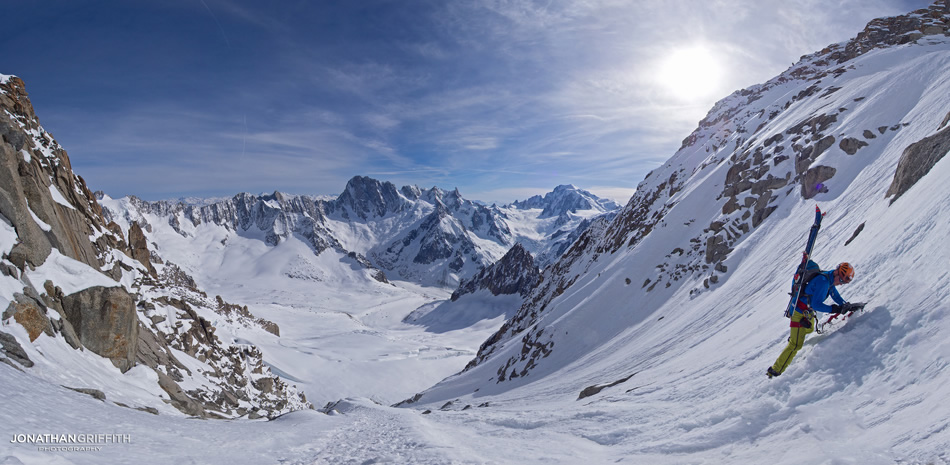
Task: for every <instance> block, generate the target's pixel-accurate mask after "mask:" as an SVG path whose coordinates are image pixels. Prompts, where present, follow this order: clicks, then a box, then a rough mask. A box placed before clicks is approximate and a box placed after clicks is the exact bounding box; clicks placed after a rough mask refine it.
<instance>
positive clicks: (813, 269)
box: [785, 260, 830, 318]
mask: <svg viewBox="0 0 950 465" xmlns="http://www.w3.org/2000/svg"><path fill="white" fill-rule="evenodd" d="M822 273H825V272H824V271H822V270H821V268H820V267H819V266H818V264H817V263H815V262H813V261H811V260H808V262H807V263H805V272H804V273H803V274H802V287H801V292H800V294H799V299H801V298H802V297H806V294H805V288H806V287H808V283H809V282H811V280H812V279H814V278H815V276H818V275H820V274H822ZM792 291H793V292H794V291H795V282H794V281H793V282H792ZM829 292H830V290H829ZM826 298H827V296H826ZM785 317H786V318H791V317H792V315H791V313H789V314H787V315H785Z"/></svg>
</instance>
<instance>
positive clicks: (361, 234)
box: [100, 176, 619, 288]
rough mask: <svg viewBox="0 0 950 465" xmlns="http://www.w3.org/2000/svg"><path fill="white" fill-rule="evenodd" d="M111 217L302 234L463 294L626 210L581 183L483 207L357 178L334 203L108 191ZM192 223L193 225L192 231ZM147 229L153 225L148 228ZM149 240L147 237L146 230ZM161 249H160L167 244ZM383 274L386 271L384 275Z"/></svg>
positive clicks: (277, 236)
mask: <svg viewBox="0 0 950 465" xmlns="http://www.w3.org/2000/svg"><path fill="white" fill-rule="evenodd" d="M100 200H104V201H103V204H104V205H105V206H106V209H105V214H106V216H107V218H108V219H110V220H116V221H117V222H118V223H120V224H125V223H128V222H129V220H130V219H132V218H134V221H138V222H140V223H141V226H146V225H147V224H149V223H148V221H149V220H146V219H145V216H144V215H150V216H153V217H154V218H155V219H153V220H152V221H156V220H157V221H159V222H163V223H164V222H167V223H168V224H169V225H170V226H171V227H172V228H174V230H175V231H176V232H178V233H179V234H181V235H182V236H185V237H188V236H189V235H190V234H192V233H190V232H188V231H189V229H188V228H191V227H195V226H198V225H201V224H205V223H208V224H216V225H219V226H223V227H225V228H226V229H228V230H229V231H232V232H234V233H235V234H239V235H242V236H245V237H259V238H262V240H263V241H264V242H265V243H267V244H268V245H270V246H274V245H277V244H278V243H280V242H281V241H284V240H287V239H288V238H290V237H292V236H294V235H297V236H299V237H302V238H304V239H305V240H306V242H307V243H308V244H309V245H310V247H311V248H312V249H313V252H314V253H315V254H317V255H319V254H320V253H322V252H323V251H325V250H327V249H333V250H335V251H337V252H339V253H342V254H344V255H348V254H352V257H351V258H352V260H353V261H354V262H355V263H356V264H359V265H360V266H363V267H365V268H366V269H367V270H371V272H372V273H373V274H374V275H375V276H377V277H378V279H379V280H383V281H385V280H386V279H387V278H386V276H389V277H393V278H395V279H400V280H405V281H410V282H416V283H419V284H422V285H427V286H441V287H448V288H455V287H456V286H458V284H459V282H460V281H461V280H462V279H465V278H468V277H471V276H473V275H474V274H475V273H477V272H479V271H480V270H482V269H484V268H485V267H487V266H489V265H491V264H492V263H494V262H495V261H497V260H498V259H500V258H501V257H502V256H503V255H504V254H505V253H506V252H507V251H508V250H509V249H510V248H511V247H512V246H514V245H515V244H518V243H521V244H522V246H523V247H525V248H526V250H528V251H529V252H531V253H533V254H535V255H537V256H538V262H539V263H540V264H542V265H544V264H546V263H549V262H550V261H552V260H554V259H555V258H557V256H559V255H560V253H562V252H563V251H564V250H565V249H566V248H567V246H568V245H569V244H570V242H571V241H573V239H575V238H576V237H578V236H579V235H580V234H581V233H582V232H583V231H584V230H585V229H586V228H587V227H589V225H590V220H591V219H592V218H597V217H599V216H603V215H611V214H612V213H615V212H616V210H618V209H619V205H617V204H616V203H614V202H613V201H611V200H606V199H601V198H598V197H597V196H595V195H593V194H591V193H590V192H587V191H584V190H582V189H578V188H577V187H575V186H558V187H557V188H555V189H554V191H553V192H550V193H548V194H546V195H545V196H544V197H541V196H535V197H533V198H531V199H528V200H526V201H524V202H515V203H513V204H511V205H505V206H502V207H498V206H494V205H493V206H490V207H488V206H484V205H482V204H479V203H476V202H473V201H471V200H467V199H465V198H463V197H462V195H461V194H460V193H459V191H458V190H457V189H456V190H452V191H444V190H442V189H439V188H438V187H433V188H431V189H420V188H419V187H417V186H404V187H402V188H396V186H395V185H393V184H392V183H389V182H383V181H378V180H375V179H371V178H367V177H362V176H356V177H353V178H352V179H350V181H349V182H348V183H347V185H346V188H345V189H344V191H343V193H341V194H340V195H339V196H338V197H336V198H335V199H326V198H319V197H310V196H305V195H288V194H283V193H280V192H275V193H273V194H272V195H252V194H248V193H243V194H238V195H236V196H234V197H232V198H231V199H226V200H220V201H217V202H211V203H208V202H191V203H185V202H181V201H179V202H168V201H159V202H145V201H142V200H140V199H138V198H135V197H130V198H128V199H120V201H113V200H112V199H110V198H108V197H104V196H102V195H100ZM186 224H190V226H187V227H186V226H184V225H186ZM147 229H148V228H147ZM146 235H149V233H148V232H146ZM159 246H161V243H160V242H159ZM380 271H381V272H382V273H380Z"/></svg>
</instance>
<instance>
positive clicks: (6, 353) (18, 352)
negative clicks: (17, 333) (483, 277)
mask: <svg viewBox="0 0 950 465" xmlns="http://www.w3.org/2000/svg"><path fill="white" fill-rule="evenodd" d="M0 355H2V356H0V361H6V360H7V359H10V360H12V361H14V362H16V363H19V364H20V365H22V366H24V367H27V368H30V367H32V366H33V361H32V360H30V357H29V356H28V355H27V354H26V352H25V351H24V350H23V347H22V346H20V343H19V342H17V340H16V338H15V337H13V335H11V334H7V333H5V332H3V331H0ZM13 366H14V367H16V365H13Z"/></svg>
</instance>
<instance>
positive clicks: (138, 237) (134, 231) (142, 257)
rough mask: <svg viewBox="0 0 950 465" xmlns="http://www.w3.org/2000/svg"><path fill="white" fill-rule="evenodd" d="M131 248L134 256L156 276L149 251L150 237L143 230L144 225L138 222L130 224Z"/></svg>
mask: <svg viewBox="0 0 950 465" xmlns="http://www.w3.org/2000/svg"><path fill="white" fill-rule="evenodd" d="M129 249H130V251H131V252H132V258H134V259H136V260H138V261H139V263H141V264H142V266H144V267H145V269H146V270H148V273H149V274H150V275H152V276H156V273H155V267H153V266H152V262H151V260H150V259H151V255H152V254H151V253H150V252H149V251H148V239H146V238H145V233H144V232H142V227H141V226H139V224H138V223H132V225H131V226H129Z"/></svg>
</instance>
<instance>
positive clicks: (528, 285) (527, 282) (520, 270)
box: [452, 244, 541, 302]
mask: <svg viewBox="0 0 950 465" xmlns="http://www.w3.org/2000/svg"><path fill="white" fill-rule="evenodd" d="M539 282H541V270H539V269H538V267H537V266H535V265H534V259H533V258H532V257H531V254H530V253H528V251H527V250H525V249H524V247H522V246H521V244H515V246H514V247H512V248H511V250H509V251H508V253H506V254H505V256H504V257H502V258H501V260H498V261H497V262H495V263H494V264H492V265H491V266H489V267H488V268H485V269H483V270H482V271H481V272H479V273H478V274H477V275H475V276H474V277H472V279H470V280H466V281H463V282H462V283H460V284H459V288H458V289H457V290H456V291H455V292H453V293H452V301H453V302H454V301H456V300H458V299H459V297H461V296H463V295H465V294H470V293H473V292H475V291H477V290H479V289H488V290H490V291H491V293H492V295H502V294H520V295H521V296H522V297H523V296H526V295H528V293H529V292H531V290H532V289H534V287H535V286H537V285H538V283H539Z"/></svg>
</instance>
